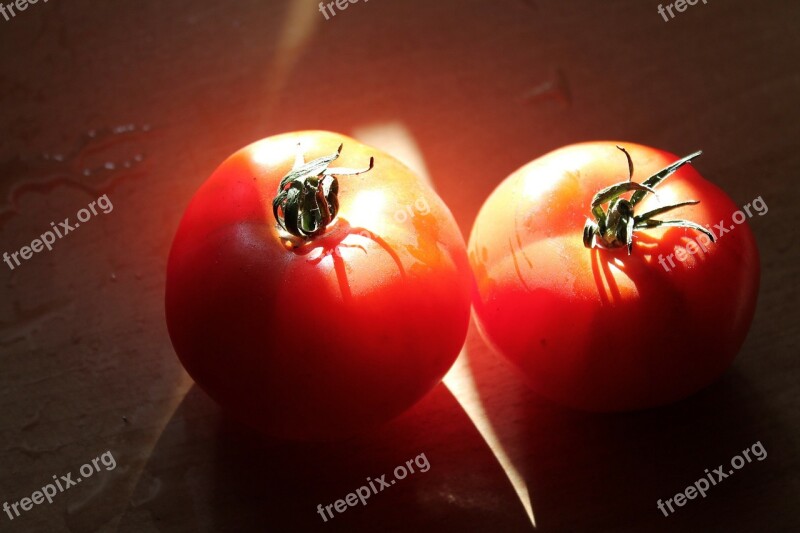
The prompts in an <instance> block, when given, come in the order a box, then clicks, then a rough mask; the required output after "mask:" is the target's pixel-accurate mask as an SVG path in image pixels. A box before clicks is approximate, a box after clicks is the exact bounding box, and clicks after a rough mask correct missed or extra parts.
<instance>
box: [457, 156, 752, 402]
mask: <svg viewBox="0 0 800 533" xmlns="http://www.w3.org/2000/svg"><path fill="white" fill-rule="evenodd" d="M615 144H619V145H620V146H622V147H624V148H626V149H627V150H628V151H629V152H630V155H631V156H632V159H633V161H632V163H633V166H634V174H633V181H634V182H640V183H641V182H643V181H644V180H645V179H646V178H647V177H649V176H651V175H652V174H655V173H656V172H657V171H659V170H661V169H662V168H664V167H667V166H668V165H670V164H672V163H674V162H675V161H676V160H677V159H678V158H677V157H675V156H674V155H672V154H669V153H667V152H663V151H661V150H657V149H654V148H648V147H646V146H641V145H636V144H633V143H612V142H593V143H584V144H576V145H572V146H567V147H565V148H561V149H559V150H556V151H554V152H551V153H549V154H547V155H545V156H543V157H541V158H539V159H537V160H535V161H533V162H531V163H529V164H527V165H525V166H524V167H522V168H521V169H519V170H517V171H516V172H514V173H513V174H511V176H509V177H508V178H507V179H506V180H505V181H504V182H502V183H501V184H500V185H499V186H498V187H497V189H496V190H495V191H494V192H493V193H492V194H491V196H490V197H489V198H488V199H487V200H486V202H485V203H484V205H483V207H482V208H481V211H480V213H479V214H478V218H477V220H476V222H475V226H474V228H473V230H472V235H471V237H470V241H469V246H468V250H469V257H470V262H471V265H472V268H473V270H474V272H475V276H476V282H477V293H476V295H475V298H474V305H475V311H476V317H477V322H478V326H479V329H480V331H481V333H482V335H483V337H484V339H485V340H487V341H488V342H489V343H490V344H491V345H493V346H494V348H495V349H496V351H499V352H500V353H502V354H503V355H504V356H505V357H507V358H508V359H509V360H510V361H511V362H512V363H513V364H514V366H516V367H517V368H518V369H519V370H521V371H522V374H523V375H524V377H525V378H526V380H527V382H528V383H529V384H530V385H531V387H532V388H533V389H534V390H535V391H538V392H539V393H540V394H542V395H543V396H545V397H548V398H550V399H551V400H553V401H556V402H558V403H561V404H564V405H567V406H571V407H574V408H578V409H584V410H590V411H617V410H632V409H641V408H648V407H652V406H657V405H661V404H666V403H669V402H672V401H675V400H678V399H680V398H683V397H685V396H687V395H690V394H692V393H694V392H695V391H697V390H699V389H701V388H702V387H705V386H706V385H708V384H710V383H711V382H712V381H714V380H715V379H716V378H717V377H718V376H719V375H720V374H721V373H722V372H723V371H724V370H725V369H726V368H727V367H728V366H729V365H730V364H731V362H732V360H733V358H734V356H735V355H736V353H737V352H738V350H739V348H740V347H741V345H742V343H743V342H744V339H745V336H746V334H747V330H748V328H749V325H750V321H751V319H752V317H753V312H754V308H755V303H756V296H757V293H758V282H759V259H758V250H757V248H756V244H755V241H754V239H753V235H752V233H751V231H750V228H749V227H748V225H747V223H742V224H736V223H735V222H734V221H732V215H733V214H734V213H735V212H736V211H737V210H738V207H737V206H736V205H734V203H733V202H732V201H731V200H730V198H728V196H726V195H725V193H724V192H722V191H721V190H720V189H719V188H717V187H716V186H715V185H713V184H712V183H710V182H708V181H706V180H705V179H703V178H702V177H701V176H700V174H698V172H697V171H696V170H695V169H694V168H692V166H691V165H685V166H682V167H680V169H679V170H677V172H675V173H674V174H672V175H671V176H669V177H667V178H666V179H665V180H664V181H663V182H662V183H661V184H660V185H658V186H657V188H656V189H655V192H656V193H657V197H656V196H654V195H653V194H652V193H647V194H646V196H645V197H644V199H643V200H641V203H639V204H637V205H635V207H634V208H633V210H634V211H633V216H641V215H643V214H644V213H646V212H647V211H650V210H652V209H655V208H657V207H659V206H664V205H667V204H674V203H677V202H682V201H685V200H699V203H697V204H695V205H683V206H680V207H678V208H676V209H674V210H670V211H669V212H666V213H658V216H654V217H653V219H654V220H674V219H684V220H690V221H693V222H695V223H698V224H700V225H701V226H702V227H703V228H710V229H711V231H713V232H714V234H715V237H717V239H716V241H715V242H713V243H712V242H710V239H709V238H707V237H706V236H705V235H704V234H703V233H701V232H699V231H697V230H696V229H692V228H686V227H653V228H643V229H640V230H637V231H634V232H633V242H632V248H631V253H630V255H628V250H627V248H626V242H624V241H625V240H626V239H625V237H626V232H625V228H626V227H627V225H625V224H623V225H622V226H615V227H616V228H617V229H618V230H619V232H618V233H617V234H615V233H614V231H608V230H607V233H606V234H605V235H606V236H607V237H610V238H609V241H614V240H616V241H617V242H616V243H615V246H618V247H613V246H612V247H608V248H604V247H603V246H601V245H602V244H604V243H605V244H607V242H606V241H605V240H603V239H600V237H598V236H597V235H593V234H592V229H593V224H589V225H588V226H589V227H588V230H589V234H588V235H587V242H588V243H589V244H590V245H592V244H594V245H593V246H592V248H587V247H585V245H584V242H583V228H584V224H585V223H586V221H587V218H589V219H590V220H591V219H592V211H591V204H592V201H593V197H594V195H595V194H596V193H598V191H600V190H601V189H603V188H606V187H608V186H610V185H613V184H615V183H619V182H626V181H627V180H628V165H627V162H626V158H625V155H624V154H623V153H622V152H620V150H618V149H617V148H616V146H615ZM623 187H626V186H623ZM627 187H630V186H627ZM631 196H632V193H631V192H627V193H625V194H623V195H622V196H621V198H623V199H627V200H630V198H631ZM601 207H602V209H603V211H602V212H606V211H607V210H608V209H609V208H610V207H611V206H610V205H602V206H601ZM617 207H618V208H619V210H618V212H617V214H620V213H622V215H626V213H625V209H628V208H630V202H627V203H626V202H625V201H621V202H619V203H618V204H617ZM748 207H749V206H748ZM623 208H624V209H623ZM628 215H629V214H628ZM736 218H737V220H739V221H741V218H742V217H739V216H737V217H736ZM628 219H631V216H628ZM634 220H635V219H634ZM721 221H723V224H724V227H725V228H726V230H727V232H726V233H725V234H724V235H720V231H719V230H718V229H716V228H715V226H716V225H717V224H719V223H720V222H721ZM631 223H632V224H633V222H631ZM731 227H732V228H733V229H730V228H731ZM701 244H702V245H703V246H700V245H701ZM676 247H684V248H688V250H686V251H685V252H684V253H683V254H681V253H680V251H678V252H676ZM689 251H691V252H692V253H688V252H689ZM676 253H678V254H679V255H680V256H681V257H682V258H683V259H684V261H680V260H678V259H677V258H676V257H675V254H676ZM670 254H672V258H671V259H670ZM670 262H671V263H672V265H673V266H671V265H670Z"/></svg>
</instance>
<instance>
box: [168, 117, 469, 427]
mask: <svg viewBox="0 0 800 533" xmlns="http://www.w3.org/2000/svg"><path fill="white" fill-rule="evenodd" d="M298 142H300V143H302V146H303V151H304V154H305V158H306V161H309V160H311V159H313V158H317V157H320V156H323V155H328V154H331V153H334V152H335V151H336V149H337V147H338V146H339V145H340V144H343V145H344V148H343V151H342V153H341V156H340V157H339V159H338V160H336V161H335V162H334V163H333V164H332V165H331V168H337V167H354V168H358V167H364V166H365V165H366V164H367V162H368V161H369V158H370V156H374V157H375V167H374V168H373V169H372V170H371V171H369V172H367V173H365V174H362V175H358V176H342V177H340V178H339V179H338V181H339V191H340V192H339V202H340V211H339V215H338V217H337V219H336V220H334V223H333V224H332V225H331V226H329V228H328V230H327V232H326V233H325V234H323V235H321V236H320V237H317V238H315V239H314V240H313V241H312V242H311V244H308V245H306V246H304V247H302V248H300V249H297V250H294V251H293V250H291V249H287V247H286V245H285V240H284V239H282V238H281V237H280V234H279V232H278V228H277V224H276V221H275V219H274V217H273V214H272V205H271V202H272V199H273V198H274V196H275V194H276V191H277V188H278V184H279V182H280V180H281V178H282V177H283V176H284V175H286V173H287V172H288V171H289V170H290V169H291V168H292V164H293V162H294V157H295V153H296V145H297V143H298ZM408 206H411V209H410V210H409V209H408ZM420 206H424V208H422V209H421V208H420ZM400 210H402V211H405V215H406V216H405V217H402V216H398V215H397V212H398V211H400ZM356 227H357V228H361V229H362V230H366V231H361V230H358V231H361V234H359V232H358V231H356V230H355V229H353V228H356ZM367 232H369V233H367ZM382 243H383V245H382ZM401 267H402V270H401ZM471 282H472V277H471V271H470V268H469V263H468V261H467V257H466V251H465V245H464V240H463V237H462V236H461V233H460V231H459V229H458V227H457V226H456V223H455V221H454V219H453V217H452V215H451V214H450V212H449V210H448V209H447V207H446V206H445V205H444V203H443V202H442V201H441V200H440V199H439V198H438V196H437V195H436V194H435V193H434V192H433V191H432V190H431V189H430V187H428V186H427V185H426V184H425V183H423V182H421V181H420V180H419V179H418V178H417V177H416V176H414V175H413V174H412V172H411V171H410V170H408V169H407V168H406V167H405V166H403V165H402V164H400V163H399V162H398V161H396V160H395V159H393V158H392V157H390V156H388V155H387V154H384V153H381V152H380V151H378V150H376V149H373V148H370V147H368V146H365V145H363V144H361V143H359V142H357V141H355V140H353V139H351V138H348V137H345V136H342V135H339V134H335V133H329V132H321V131H307V132H296V133H290V134H284V135H277V136H274V137H269V138H267V139H263V140H261V141H258V142H256V143H254V144H251V145H249V146H247V147H245V148H243V149H242V150H240V151H238V152H236V153H235V154H233V155H232V156H231V157H229V158H228V159H227V160H226V161H225V162H224V163H222V165H221V166H220V167H219V168H218V169H217V170H216V171H215V172H214V173H213V174H212V176H211V177H210V178H209V179H208V180H207V181H206V182H205V183H204V184H203V186H202V187H201V188H200V190H199V191H198V192H197V193H196V194H195V196H194V198H193V199H192V202H191V204H190V205H189V207H188V208H187V210H186V212H185V214H184V216H183V219H182V221H181V223H180V226H179V229H178V231H177V234H176V236H175V240H174V242H173V245H172V250H171V252H170V257H169V262H168V267H167V285H166V316H167V325H168V329H169V333H170V337H171V339H172V342H173V345H174V348H175V351H176V352H177V354H178V356H179V358H180V360H181V362H182V363H183V365H184V367H185V368H186V370H187V371H188V372H189V374H190V375H191V376H192V377H193V378H194V380H195V381H196V382H197V384H198V385H199V386H200V387H201V388H202V389H203V390H205V391H206V392H207V393H208V394H209V395H210V396H211V397H212V398H214V399H215V400H216V401H217V402H218V403H220V404H221V405H222V406H223V407H224V408H226V409H227V410H229V411H230V412H231V413H232V414H234V415H235V416H237V417H238V418H240V419H242V420H243V421H245V422H246V423H248V424H250V425H252V426H254V427H256V428H258V429H260V430H262V431H263V432H265V433H267V434H270V435H274V436H278V437H283V438H290V439H320V438H321V439H326V438H339V437H343V436H347V435H350V434H353V433H357V432H360V431H364V430H366V429H369V428H371V427H373V426H375V425H377V424H379V423H382V422H384V421H386V420H388V419H390V418H392V417H393V416H395V415H397V414H399V413H400V412H402V411H403V410H405V409H407V408H408V407H410V406H411V405H412V404H413V403H415V402H416V401H418V400H419V399H420V398H421V397H422V396H423V395H425V394H426V393H427V392H429V391H430V390H431V389H432V388H433V387H434V385H436V384H437V383H438V382H439V380H440V379H441V378H442V377H443V376H444V374H445V373H446V371H447V370H448V369H449V367H450V366H451V365H452V363H453V362H454V360H455V358H456V356H457V355H458V352H459V351H460V349H461V347H462V345H463V342H464V339H465V337H466V330H467V325H468V321H469V312H470V286H471Z"/></svg>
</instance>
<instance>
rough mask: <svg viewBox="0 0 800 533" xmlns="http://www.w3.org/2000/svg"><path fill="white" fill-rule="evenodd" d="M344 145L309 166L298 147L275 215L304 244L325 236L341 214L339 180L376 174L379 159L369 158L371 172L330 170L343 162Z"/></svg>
mask: <svg viewBox="0 0 800 533" xmlns="http://www.w3.org/2000/svg"><path fill="white" fill-rule="evenodd" d="M343 146H344V145H343V144H340V145H339V148H338V149H337V150H336V152H334V153H333V154H330V155H326V156H322V157H319V158H317V159H314V160H313V161H309V162H308V163H306V162H305V157H304V155H303V151H302V148H301V146H300V144H299V143H298V145H297V154H296V156H295V161H294V166H293V167H292V170H290V171H289V173H288V174H286V175H285V176H284V177H283V178H282V179H281V182H280V185H278V192H277V193H276V196H275V198H274V199H273V200H272V214H273V215H274V216H275V220H276V221H277V223H278V225H279V226H280V227H281V229H283V230H284V231H286V232H287V233H289V234H291V235H293V236H294V237H299V238H300V239H301V240H302V241H307V240H310V239H312V238H314V237H316V236H318V235H322V234H323V233H325V229H326V228H327V227H328V225H329V224H330V223H331V221H333V219H334V218H336V214H337V213H338V211H339V197H338V194H339V182H338V181H337V180H336V176H356V175H358V174H363V173H365V172H369V171H370V170H372V167H373V166H374V165H375V158H374V157H370V158H369V166H368V167H367V168H360V169H358V168H329V165H330V164H331V163H333V162H334V161H335V160H336V159H338V158H339V155H341V153H342V148H343Z"/></svg>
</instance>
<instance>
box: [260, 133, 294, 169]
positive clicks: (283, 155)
mask: <svg viewBox="0 0 800 533" xmlns="http://www.w3.org/2000/svg"><path fill="white" fill-rule="evenodd" d="M296 153H297V140H296V139H291V138H286V139H284V140H282V141H280V142H278V141H277V140H271V141H270V142H268V143H266V142H264V143H258V144H257V145H256V147H255V148H254V149H253V152H252V158H253V161H254V162H255V163H257V164H259V165H268V166H273V167H274V166H279V165H281V164H283V163H285V162H286V161H290V162H293V161H294V154H296ZM287 154H290V155H291V157H287Z"/></svg>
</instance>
